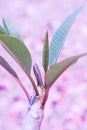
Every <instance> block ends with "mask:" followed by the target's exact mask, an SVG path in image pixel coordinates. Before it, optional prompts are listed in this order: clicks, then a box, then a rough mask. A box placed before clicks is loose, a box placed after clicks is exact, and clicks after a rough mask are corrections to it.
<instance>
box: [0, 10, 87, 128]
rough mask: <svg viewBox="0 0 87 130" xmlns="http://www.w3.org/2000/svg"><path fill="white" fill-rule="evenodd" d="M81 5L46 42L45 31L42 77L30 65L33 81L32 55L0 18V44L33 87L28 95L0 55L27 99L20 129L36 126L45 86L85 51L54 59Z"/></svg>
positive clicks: (36, 66) (45, 96)
mask: <svg viewBox="0 0 87 130" xmlns="http://www.w3.org/2000/svg"><path fill="white" fill-rule="evenodd" d="M82 8H83V7H80V8H78V9H76V10H75V11H74V12H73V13H72V14H71V15H69V16H68V17H67V18H66V19H65V20H64V22H63V23H62V24H61V26H60V27H59V28H58V29H57V31H56V32H55V33H54V35H53V38H52V40H51V42H50V46H49V37H48V31H47V32H46V35H45V39H44V47H43V58H42V66H43V69H44V79H42V76H41V72H40V69H39V67H38V65H37V64H35V65H33V72H34V74H35V77H36V81H37V84H36V83H35V81H34V79H33V77H32V76H31V67H32V57H31V54H30V52H29V50H28V48H27V47H26V46H25V44H24V42H23V40H22V38H21V36H20V34H19V33H18V32H17V30H16V29H15V28H14V26H13V25H12V23H11V22H9V21H8V20H6V19H3V20H2V23H3V26H0V44H1V45H2V46H3V47H4V48H5V50H6V51H7V52H8V53H9V54H10V55H11V56H12V57H13V59H14V60H15V61H16V62H17V63H18V65H19V66H20V67H21V68H22V70H23V71H24V72H25V73H26V75H27V77H28V78H29V80H30V81H31V84H32V87H33V90H34V94H33V96H32V97H30V96H29V92H28V91H27V90H26V88H25V86H24V85H23V84H22V82H21V80H20V79H19V77H18V76H17V73H16V72H15V71H14V69H13V68H12V67H11V66H10V65H9V64H8V62H7V61H6V60H5V59H4V58H3V57H2V56H0V65H1V66H2V67H4V68H5V69H6V70H7V71H8V72H9V73H10V74H11V75H12V76H13V78H14V79H15V80H16V81H17V83H18V84H19V85H20V87H21V88H22V89H23V91H24V93H25V95H26V96H27V99H28V101H29V108H28V112H27V115H26V116H25V118H24V120H23V123H22V128H21V129H22V130H40V126H41V123H42V119H43V117H44V107H45V103H46V101H47V99H48V96H49V90H50V89H51V87H52V86H53V83H54V82H55V81H56V80H57V79H58V78H59V77H60V75H61V74H62V73H63V72H64V71H65V70H66V69H67V68H69V67H70V66H71V65H73V64H74V63H76V62H77V60H78V59H79V58H80V57H82V56H85V55H87V53H83V54H80V55H76V56H72V57H69V58H67V59H64V60H62V61H60V62H57V59H58V57H59V54H60V52H61V49H62V47H63V45H64V42H65V40H66V37H67V35H68V33H69V30H70V28H71V26H72V24H73V22H74V20H75V19H76V17H77V15H78V14H79V12H80V11H81V10H82ZM43 81H44V82H43Z"/></svg>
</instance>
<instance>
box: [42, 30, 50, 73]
mask: <svg viewBox="0 0 87 130" xmlns="http://www.w3.org/2000/svg"><path fill="white" fill-rule="evenodd" d="M48 61H49V41H48V32H46V35H45V41H44V48H43V63H42V64H43V68H44V71H45V72H46V71H47V68H48Z"/></svg>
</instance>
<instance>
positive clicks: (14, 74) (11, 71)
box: [0, 56, 18, 79]
mask: <svg viewBox="0 0 87 130" xmlns="http://www.w3.org/2000/svg"><path fill="white" fill-rule="evenodd" d="M0 65H1V66H2V67H4V68H5V69H6V70H7V71H8V72H9V73H10V74H11V75H12V76H14V77H15V78H17V79H18V76H17V74H16V72H15V71H14V70H13V69H12V68H11V67H10V65H9V64H8V63H7V61H6V60H5V59H4V58H3V57H2V56H0Z"/></svg>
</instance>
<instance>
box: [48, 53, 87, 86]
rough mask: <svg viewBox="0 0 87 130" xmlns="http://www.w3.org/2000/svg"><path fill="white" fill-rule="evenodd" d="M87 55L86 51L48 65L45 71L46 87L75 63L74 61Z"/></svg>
mask: <svg viewBox="0 0 87 130" xmlns="http://www.w3.org/2000/svg"><path fill="white" fill-rule="evenodd" d="M84 55H87V53H85V54H82V55H77V56H72V57H70V58H67V59H65V60H63V61H61V62H59V63H57V64H54V65H52V66H51V67H50V69H49V70H48V71H47V73H46V87H49V86H51V85H52V84H53V83H54V82H55V80H56V79H57V78H58V77H59V76H60V75H61V74H62V73H63V72H64V71H65V70H66V69H67V68H68V67H70V66H71V65H72V64H74V63H76V61H77V60H78V59H79V58H80V57H82V56H84Z"/></svg>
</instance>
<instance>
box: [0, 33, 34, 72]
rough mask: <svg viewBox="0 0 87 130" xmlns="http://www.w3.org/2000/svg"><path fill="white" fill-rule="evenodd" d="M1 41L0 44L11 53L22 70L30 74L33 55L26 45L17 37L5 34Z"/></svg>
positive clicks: (0, 38) (0, 35)
mask: <svg viewBox="0 0 87 130" xmlns="http://www.w3.org/2000/svg"><path fill="white" fill-rule="evenodd" d="M0 41H1V42H0V44H1V45H2V46H3V47H4V48H5V49H6V50H7V51H8V52H9V54H10V55H11V56H12V57H13V58H14V59H15V60H16V62H17V63H18V64H19V65H20V66H21V68H22V69H23V70H24V71H25V72H26V73H27V74H29V73H30V69H31V64H32V61H31V55H30V53H29V51H28V49H27V48H26V46H25V45H24V43H23V42H22V41H20V40H19V39H17V38H15V37H12V36H9V35H3V34H0Z"/></svg>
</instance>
